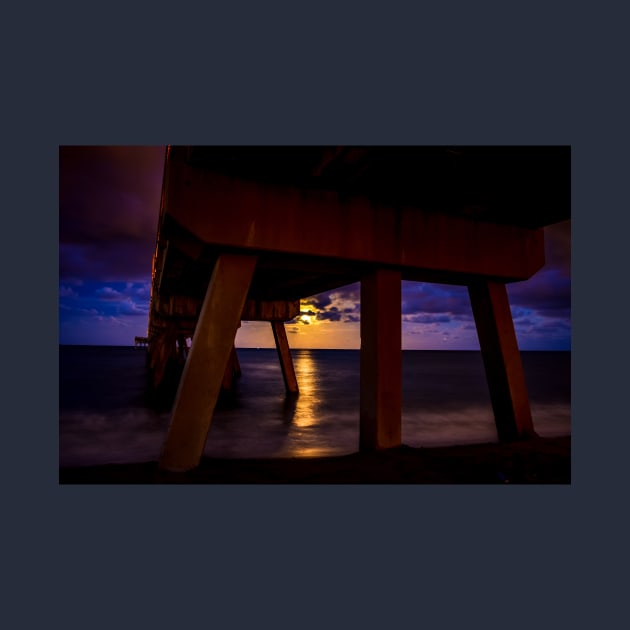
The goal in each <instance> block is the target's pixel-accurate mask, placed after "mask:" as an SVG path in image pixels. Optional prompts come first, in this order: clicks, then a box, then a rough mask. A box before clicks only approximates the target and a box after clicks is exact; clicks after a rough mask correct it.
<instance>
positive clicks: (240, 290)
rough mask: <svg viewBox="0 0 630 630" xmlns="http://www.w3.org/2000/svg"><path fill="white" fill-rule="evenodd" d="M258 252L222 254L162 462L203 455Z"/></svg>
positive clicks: (174, 466) (181, 464) (179, 467)
mask: <svg viewBox="0 0 630 630" xmlns="http://www.w3.org/2000/svg"><path fill="white" fill-rule="evenodd" d="M255 267H256V256H248V255H232V254H223V255H221V256H219V257H218V259H217V262H216V264H215V267H214V270H213V272H212V277H211V279H210V283H209V285H208V289H207V291H206V296H205V299H204V302H203V306H202V307H201V313H200V314H199V320H198V323H197V327H196V329H195V334H194V336H193V340H192V344H191V347H190V351H189V354H188V360H187V361H186V365H185V366H184V372H183V374H182V378H181V380H180V383H179V389H178V390H177V396H176V398H175V403H174V405H173V411H172V414H171V422H170V426H169V429H168V434H167V437H166V442H165V444H164V448H163V450H162V454H161V457H160V462H159V466H160V468H162V469H164V470H169V471H173V472H183V471H186V470H190V469H192V468H195V467H196V466H197V465H198V464H199V462H200V460H201V456H202V454H203V449H204V446H205V443H206V439H207V437H208V431H209V430H210V424H211V422H212V415H213V413H214V408H215V406H216V403H217V399H218V396H219V392H220V390H221V383H222V382H223V376H224V374H225V368H226V366H227V363H228V360H229V358H230V353H231V351H232V348H233V343H234V337H235V335H236V330H237V328H238V326H239V323H240V318H241V313H242V312H243V305H244V304H245V298H246V297H247V292H248V290H249V286H250V283H251V280H252V277H253V274H254V269H255Z"/></svg>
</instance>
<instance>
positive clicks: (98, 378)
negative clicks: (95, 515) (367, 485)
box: [59, 346, 571, 467]
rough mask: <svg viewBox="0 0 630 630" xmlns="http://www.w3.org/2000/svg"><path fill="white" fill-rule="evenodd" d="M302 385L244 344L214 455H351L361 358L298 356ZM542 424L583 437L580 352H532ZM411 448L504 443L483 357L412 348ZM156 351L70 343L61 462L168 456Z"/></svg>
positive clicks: (215, 431)
mask: <svg viewBox="0 0 630 630" xmlns="http://www.w3.org/2000/svg"><path fill="white" fill-rule="evenodd" d="M291 352H292V356H293V360H294V364H295V371H296V375H297V379H298V384H299V387H300V395H299V396H298V397H297V398H288V397H287V396H286V395H285V390H284V382H283V380H282V373H281V371H280V364H279V363H278V357H277V353H276V351H275V349H260V350H257V349H238V350H237V353H238V358H239V362H240V364H241V369H242V376H241V378H239V379H237V381H236V387H235V390H234V392H231V393H230V394H228V395H225V396H222V398H221V399H220V401H219V403H218V405H217V408H216V410H215V414H214V417H213V421H212V424H211V427H210V433H209V435H208V440H207V442H206V447H205V451H204V455H205V456H208V457H227V458H244V457H306V456H316V455H343V454H347V453H352V452H355V451H357V450H358V444H359V352H358V351H357V350H292V351H291ZM522 357H523V366H524V370H525V378H526V381H527V388H528V392H529V397H530V404H531V409H532V416H533V421H534V428H535V430H536V432H537V433H538V434H539V435H541V436H543V437H554V436H564V435H570V434H571V353H570V352H523V353H522ZM402 363H403V412H402V441H403V444H406V445H408V446H413V447H431V446H448V445H457V444H474V443H484V442H496V441H497V434H496V428H495V425H494V418H493V415H492V407H491V404H490V397H489V393H488V387H487V383H486V379H485V374H484V370H483V362H482V359H481V354H480V353H479V352H457V351H424V350H405V351H403V355H402ZM146 383H147V367H146V351H145V350H144V349H141V348H134V347H115V346H60V347H59V465H60V466H62V467H66V466H68V467H71V466H91V465H99V464H113V463H140V462H148V461H156V460H157V459H158V458H159V455H160V451H161V448H162V444H163V442H164V438H165V436H166V432H167V429H168V423H169V419H170V412H169V410H168V409H165V408H159V407H156V406H155V405H154V404H151V403H150V401H148V400H147V397H146Z"/></svg>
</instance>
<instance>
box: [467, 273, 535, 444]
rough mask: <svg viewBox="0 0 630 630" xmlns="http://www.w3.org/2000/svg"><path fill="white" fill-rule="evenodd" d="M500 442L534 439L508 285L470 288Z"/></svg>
mask: <svg viewBox="0 0 630 630" xmlns="http://www.w3.org/2000/svg"><path fill="white" fill-rule="evenodd" d="M468 293H469V295H470V302H471V305H472V310H473V315H474V317H475V324H476V326H477V334H478V336H479V345H480V346H481V354H482V356H483V363H484V367H485V370H486V378H487V379H488V387H489V389H490V399H491V401H492V410H493V412H494V420H495V423H496V426H497V433H498V436H499V441H501V442H509V441H513V440H517V439H521V438H525V437H528V436H535V435H536V433H535V431H534V425H533V422H532V414H531V409H530V406H529V398H528V396H527V386H526V383H525V375H524V373H523V363H522V361H521V355H520V352H519V349H518V344H517V341H516V333H515V332H514V322H513V321H512V313H511V311H510V304H509V300H508V295H507V290H506V288H505V284H503V283H500V282H487V281H479V282H476V283H474V284H470V285H469V286H468Z"/></svg>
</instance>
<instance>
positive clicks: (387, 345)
mask: <svg viewBox="0 0 630 630" xmlns="http://www.w3.org/2000/svg"><path fill="white" fill-rule="evenodd" d="M401 349H402V347H401V274H400V272H399V271H391V270H382V269H381V270H378V271H375V272H373V273H371V274H369V275H367V276H365V277H363V278H362V279H361V415H360V431H359V446H360V448H361V450H370V449H381V448H391V447H395V446H400V444H401V412H402V354H401Z"/></svg>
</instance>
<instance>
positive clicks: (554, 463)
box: [59, 437, 571, 484]
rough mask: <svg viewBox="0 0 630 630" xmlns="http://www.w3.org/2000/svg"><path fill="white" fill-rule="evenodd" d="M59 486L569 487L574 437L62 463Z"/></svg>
mask: <svg viewBox="0 0 630 630" xmlns="http://www.w3.org/2000/svg"><path fill="white" fill-rule="evenodd" d="M59 483H60V484H172V483H184V484H445V483H446V484H496V483H501V484H503V483H512V484H514V483H516V484H519V483H520V484H523V483H526V484H541V483H544V484H569V483H571V438H570V437H558V438H535V439H530V440H525V441H522V442H515V443H511V444H475V445H467V446H449V447H440V448H411V447H408V446H401V447H400V448H396V449H390V450H386V451H381V452H374V453H353V454H351V455H344V456H340V457H312V458H282V459H280V458H279V459H220V458H205V459H203V460H202V462H201V464H200V466H199V467H198V468H196V469H195V470H191V471H189V472H187V473H168V472H165V471H161V470H159V469H158V466H157V463H156V462H147V463H141V464H112V465H107V466H93V467H85V468H61V469H60V470H59Z"/></svg>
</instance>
